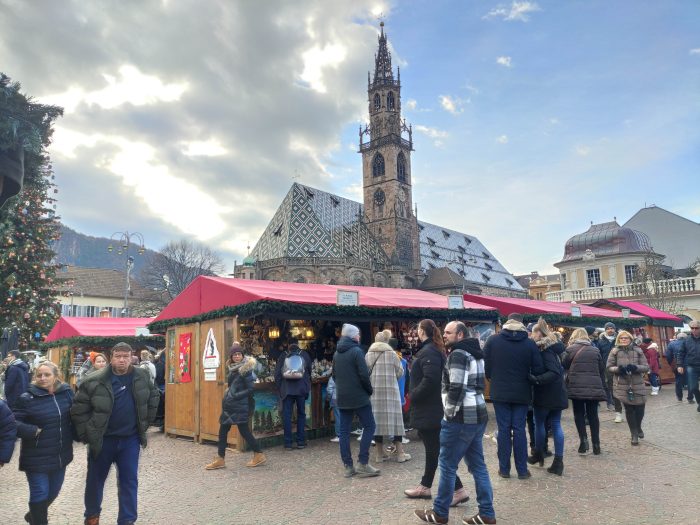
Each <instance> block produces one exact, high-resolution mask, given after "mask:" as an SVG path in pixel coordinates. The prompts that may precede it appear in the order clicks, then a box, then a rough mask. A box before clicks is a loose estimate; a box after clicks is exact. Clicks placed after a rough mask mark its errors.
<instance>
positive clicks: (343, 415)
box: [338, 405, 376, 467]
mask: <svg viewBox="0 0 700 525" xmlns="http://www.w3.org/2000/svg"><path fill="white" fill-rule="evenodd" d="M355 414H357V418H358V419H359V420H360V425H361V426H362V439H360V453H359V454H358V456H357V460H358V461H359V462H360V463H361V464H362V465H366V464H367V463H368V462H369V447H370V446H372V437H373V436H374V430H375V428H376V425H375V423H374V414H372V405H367V406H364V407H362V408H351V409H344V408H341V409H340V435H339V436H338V437H339V438H340V458H341V459H342V460H343V465H345V466H350V467H351V466H352V453H351V452H350V426H351V425H352V416H353V415H355Z"/></svg>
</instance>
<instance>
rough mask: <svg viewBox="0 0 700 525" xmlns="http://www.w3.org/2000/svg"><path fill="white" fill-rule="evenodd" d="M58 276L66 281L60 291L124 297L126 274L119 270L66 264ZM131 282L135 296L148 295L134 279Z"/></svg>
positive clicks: (87, 295) (132, 294) (95, 295)
mask: <svg viewBox="0 0 700 525" xmlns="http://www.w3.org/2000/svg"><path fill="white" fill-rule="evenodd" d="M56 277H58V278H59V279H61V280H62V281H64V282H63V283H61V284H60V285H59V291H60V292H61V293H63V292H73V293H76V294H80V295H83V296H84V297H109V298H115V299H117V298H123V297H124V286H125V284H126V283H125V277H126V276H125V274H124V272H120V271H119V270H110V269H106V268H85V267H81V266H68V265H66V266H64V267H63V268H62V269H61V270H59V271H58V272H57V273H56ZM129 280H130V282H131V295H130V297H133V298H136V299H138V298H144V297H146V295H147V294H146V290H145V289H144V288H143V287H141V286H140V285H139V284H138V283H137V282H136V281H135V280H134V279H129Z"/></svg>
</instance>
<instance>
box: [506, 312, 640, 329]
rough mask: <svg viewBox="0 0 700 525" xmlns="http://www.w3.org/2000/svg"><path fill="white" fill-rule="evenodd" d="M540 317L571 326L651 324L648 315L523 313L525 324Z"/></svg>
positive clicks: (625, 326) (634, 326)
mask: <svg viewBox="0 0 700 525" xmlns="http://www.w3.org/2000/svg"><path fill="white" fill-rule="evenodd" d="M540 317H543V318H544V320H545V321H547V323H548V324H553V325H558V326H569V327H575V326H579V327H584V326H587V325H591V326H595V327H596V328H600V327H602V326H603V325H604V324H605V323H608V322H609V323H614V324H615V326H617V327H618V328H639V327H641V326H646V325H647V324H649V319H648V318H646V317H642V318H634V319H630V318H628V319H625V318H624V317H572V316H570V315H560V314H523V322H524V323H525V324H528V323H536V322H537V320H538V319H539V318H540ZM507 319H508V317H507V316H501V324H503V323H505V322H506V320H507Z"/></svg>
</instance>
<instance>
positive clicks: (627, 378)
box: [607, 330, 649, 446]
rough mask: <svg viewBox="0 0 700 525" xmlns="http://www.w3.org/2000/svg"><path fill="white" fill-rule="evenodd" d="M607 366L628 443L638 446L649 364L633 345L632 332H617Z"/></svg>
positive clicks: (639, 349)
mask: <svg viewBox="0 0 700 525" xmlns="http://www.w3.org/2000/svg"><path fill="white" fill-rule="evenodd" d="M607 366H608V371H609V372H610V373H611V374H613V396H615V399H619V400H620V402H621V403H622V404H623V405H624V406H625V416H626V417H627V425H628V426H629V427H630V434H631V435H632V445H635V446H636V445H639V438H643V437H644V432H642V419H644V406H645V404H646V393H647V388H646V386H645V385H644V374H646V373H647V372H648V371H649V363H648V362H647V358H646V357H645V356H644V352H643V351H642V349H641V348H639V347H638V346H635V345H634V343H633V338H632V334H630V333H629V332H626V331H625V330H621V331H620V332H619V333H618V334H617V339H615V348H613V349H612V350H611V351H610V355H609V356H608V363H607Z"/></svg>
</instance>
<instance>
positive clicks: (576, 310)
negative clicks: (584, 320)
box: [571, 306, 581, 317]
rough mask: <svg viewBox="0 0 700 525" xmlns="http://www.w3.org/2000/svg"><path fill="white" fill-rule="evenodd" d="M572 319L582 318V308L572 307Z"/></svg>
mask: <svg viewBox="0 0 700 525" xmlns="http://www.w3.org/2000/svg"><path fill="white" fill-rule="evenodd" d="M571 317H581V307H580V306H572V307H571Z"/></svg>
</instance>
